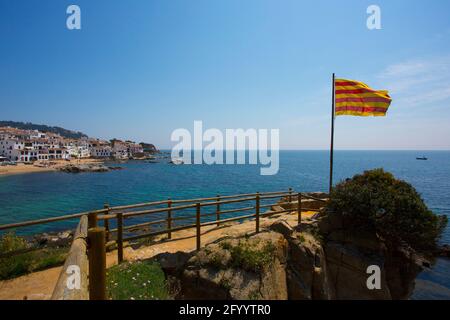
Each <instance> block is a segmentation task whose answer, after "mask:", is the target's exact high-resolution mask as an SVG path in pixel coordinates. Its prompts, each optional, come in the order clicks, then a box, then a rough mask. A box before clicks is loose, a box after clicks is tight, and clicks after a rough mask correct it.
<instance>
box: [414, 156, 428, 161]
mask: <svg viewBox="0 0 450 320" xmlns="http://www.w3.org/2000/svg"><path fill="white" fill-rule="evenodd" d="M416 160H428V158H427V157H425V156H422V157H416Z"/></svg>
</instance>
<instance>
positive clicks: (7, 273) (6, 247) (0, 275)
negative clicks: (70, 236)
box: [0, 233, 68, 280]
mask: <svg viewBox="0 0 450 320" xmlns="http://www.w3.org/2000/svg"><path fill="white" fill-rule="evenodd" d="M27 248H28V244H27V241H26V240H25V239H24V238H22V237H19V236H16V235H15V234H14V233H7V234H4V235H2V237H1V238H0V254H5V253H9V252H13V251H18V250H24V249H27ZM67 251H68V249H67V248H43V249H39V250H36V251H32V252H26V253H21V254H16V255H13V256H9V257H4V258H0V280H6V279H11V278H15V277H18V276H21V275H24V274H27V273H30V272H34V271H39V270H43V269H46V268H50V267H54V266H58V265H62V264H63V263H64V261H65V259H66V256H67Z"/></svg>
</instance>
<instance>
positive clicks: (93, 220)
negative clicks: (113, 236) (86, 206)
mask: <svg viewBox="0 0 450 320" xmlns="http://www.w3.org/2000/svg"><path fill="white" fill-rule="evenodd" d="M96 227H97V213H96V212H89V214H88V228H89V229H90V228H96Z"/></svg>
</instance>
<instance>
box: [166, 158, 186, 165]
mask: <svg viewBox="0 0 450 320" xmlns="http://www.w3.org/2000/svg"><path fill="white" fill-rule="evenodd" d="M169 163H172V164H175V165H180V164H184V161H183V159H181V158H172V160H171V161H170V162H169Z"/></svg>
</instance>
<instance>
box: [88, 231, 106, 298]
mask: <svg viewBox="0 0 450 320" xmlns="http://www.w3.org/2000/svg"><path fill="white" fill-rule="evenodd" d="M88 240H89V250H88V256H89V299H90V300H106V249H105V228H101V227H96V228H90V229H89V230H88Z"/></svg>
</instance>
